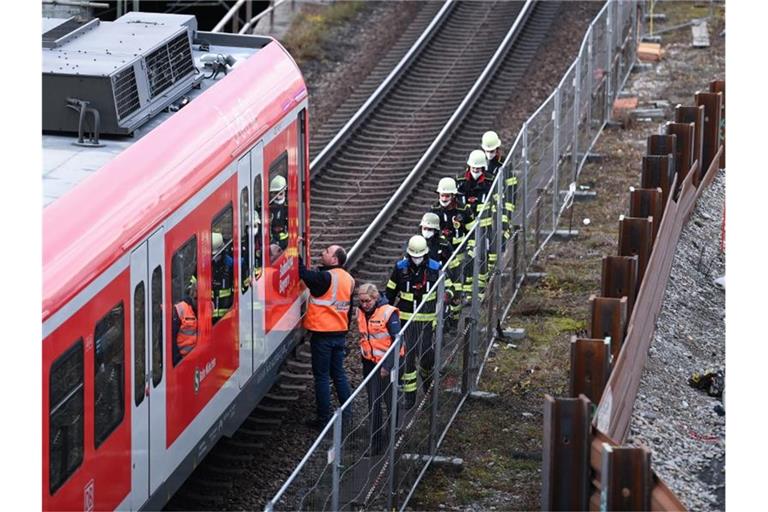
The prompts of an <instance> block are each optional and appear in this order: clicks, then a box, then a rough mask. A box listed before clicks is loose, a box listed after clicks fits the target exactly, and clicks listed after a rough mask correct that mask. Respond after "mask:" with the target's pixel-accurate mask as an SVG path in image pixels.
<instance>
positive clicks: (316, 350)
mask: <svg viewBox="0 0 768 512" xmlns="http://www.w3.org/2000/svg"><path fill="white" fill-rule="evenodd" d="M320 257H321V261H322V265H321V266H320V267H319V268H318V269H317V270H309V269H307V268H306V267H305V266H304V262H303V261H301V258H299V277H300V278H301V280H302V281H304V284H306V285H307V287H308V288H309V293H310V297H309V305H308V307H307V314H306V315H305V317H304V324H303V325H304V328H305V329H307V330H308V331H309V332H310V333H311V339H310V346H311V349H312V375H313V376H314V379H315V400H316V402H317V418H315V419H314V420H310V421H308V422H307V424H308V425H309V426H310V427H313V428H317V429H321V428H323V427H324V426H325V424H326V423H328V420H330V419H331V386H330V380H333V385H334V387H335V388H336V396H337V397H338V399H339V406H341V405H342V404H344V402H346V401H347V399H348V398H349V396H350V395H351V394H352V392H351V390H350V387H349V382H348V381H347V375H346V373H345V372H344V356H345V355H346V350H345V344H346V335H347V332H348V331H349V326H350V323H351V320H352V294H353V292H354V289H355V280H354V279H353V278H352V276H351V275H349V273H348V272H347V271H346V270H344V268H343V267H344V263H346V261H347V253H346V252H345V251H344V249H343V248H342V247H340V246H338V245H331V246H329V247H327V248H326V249H325V250H324V251H323V252H322V254H321V256H320Z"/></svg>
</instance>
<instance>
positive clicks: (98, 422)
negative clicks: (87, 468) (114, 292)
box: [93, 302, 125, 448]
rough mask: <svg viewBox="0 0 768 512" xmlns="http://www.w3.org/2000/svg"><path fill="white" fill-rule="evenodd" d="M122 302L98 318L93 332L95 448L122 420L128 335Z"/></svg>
mask: <svg viewBox="0 0 768 512" xmlns="http://www.w3.org/2000/svg"><path fill="white" fill-rule="evenodd" d="M124 318H125V315H124V312H123V303H122V302H119V303H117V304H116V305H115V306H113V307H112V309H110V310H109V313H107V314H106V315H104V317H103V318H102V319H101V320H99V321H98V323H97V324H96V328H95V329H94V333H93V340H94V341H93V344H94V351H93V357H94V361H93V367H94V385H93V395H94V396H93V409H94V412H93V421H94V440H95V441H96V448H98V447H99V446H100V445H101V443H103V442H104V441H105V440H106V439H107V437H109V434H111V433H112V431H113V430H115V428H116V427H117V426H118V425H119V424H120V422H121V421H123V416H124V411H125V400H124V399H123V397H124V390H125V387H124V385H125V368H124V361H125V338H124V334H125V333H124V323H123V322H124Z"/></svg>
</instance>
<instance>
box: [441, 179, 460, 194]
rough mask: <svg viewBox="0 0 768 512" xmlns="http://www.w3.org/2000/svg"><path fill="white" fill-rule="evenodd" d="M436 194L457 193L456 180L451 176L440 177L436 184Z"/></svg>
mask: <svg viewBox="0 0 768 512" xmlns="http://www.w3.org/2000/svg"><path fill="white" fill-rule="evenodd" d="M437 193H438V194H458V193H459V190H458V189H457V188H456V181H455V180H454V179H453V178H442V179H441V180H440V183H438V184H437Z"/></svg>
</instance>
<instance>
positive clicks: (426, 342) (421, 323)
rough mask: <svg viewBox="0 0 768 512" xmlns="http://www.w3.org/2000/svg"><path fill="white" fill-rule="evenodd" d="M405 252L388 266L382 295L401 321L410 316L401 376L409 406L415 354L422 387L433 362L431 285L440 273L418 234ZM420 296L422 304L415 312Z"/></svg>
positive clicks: (413, 390) (413, 388)
mask: <svg viewBox="0 0 768 512" xmlns="http://www.w3.org/2000/svg"><path fill="white" fill-rule="evenodd" d="M407 252H408V254H407V256H406V257H404V258H403V259H401V260H399V261H398V262H397V263H395V266H394V268H393V269H392V275H391V276H390V277H389V281H388V282H387V293H386V295H387V301H388V302H389V303H390V304H392V305H396V306H397V307H398V309H399V310H400V319H401V321H402V322H408V320H411V319H413V322H411V324H410V325H409V326H408V328H407V329H406V331H405V340H404V341H405V344H406V357H405V372H404V373H403V376H402V383H403V393H404V395H405V406H406V408H411V407H413V405H414V404H415V403H416V387H417V386H416V381H417V373H416V359H417V358H418V360H419V364H418V366H419V371H420V373H421V375H422V386H424V389H426V388H427V387H428V386H429V383H430V381H431V379H430V375H431V372H432V367H433V365H434V350H433V344H432V332H433V329H432V327H433V324H434V323H435V322H436V319H437V317H436V314H435V305H436V298H437V297H436V294H435V291H434V287H435V283H436V282H437V279H438V277H439V275H440V263H438V262H437V261H435V260H433V259H430V258H429V257H428V256H427V255H428V254H429V247H427V241H426V240H425V239H424V237H423V236H421V235H414V236H412V237H411V239H410V240H409V241H408V251H407ZM446 289H447V288H446ZM422 300H424V304H423V306H422V307H421V309H420V310H419V311H418V312H415V310H416V309H417V308H418V306H419V305H420V304H421V303H422Z"/></svg>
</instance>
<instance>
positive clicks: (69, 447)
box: [48, 338, 85, 494]
mask: <svg viewBox="0 0 768 512" xmlns="http://www.w3.org/2000/svg"><path fill="white" fill-rule="evenodd" d="M83 374H84V370H83V338H80V339H78V340H77V341H75V343H73V344H72V346H71V347H70V348H69V349H67V351H66V352H64V354H62V355H61V356H60V357H59V358H58V359H56V361H54V362H53V364H52V365H51V373H50V379H49V383H48V385H49V393H48V395H49V396H48V400H49V409H48V427H49V428H48V430H49V435H48V452H49V459H50V461H49V464H48V490H49V492H50V493H51V494H53V493H55V492H56V490H58V488H59V487H61V485H62V484H63V483H64V481H65V480H66V479H67V478H68V477H69V476H70V475H71V474H72V473H74V472H75V470H76V469H77V468H78V467H79V466H80V464H81V463H82V462H83V424H84V421H83V412H84V408H85V405H84V397H85V393H84V392H83Z"/></svg>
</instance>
